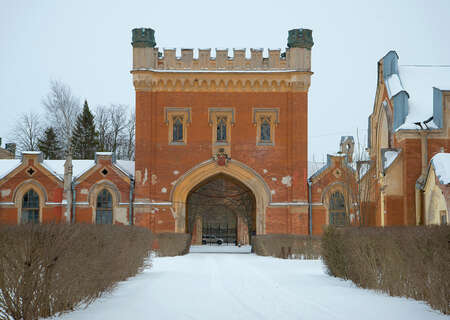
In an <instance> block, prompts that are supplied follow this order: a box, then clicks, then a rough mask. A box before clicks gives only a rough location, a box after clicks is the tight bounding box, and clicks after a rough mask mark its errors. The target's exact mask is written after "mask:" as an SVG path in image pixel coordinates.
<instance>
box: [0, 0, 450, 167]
mask: <svg viewBox="0 0 450 320" xmlns="http://www.w3.org/2000/svg"><path fill="white" fill-rule="evenodd" d="M0 2H1V5H0V44H1V47H0V137H3V143H5V142H8V141H7V139H5V138H6V137H7V136H8V134H9V132H10V130H11V127H12V124H13V122H14V119H16V118H17V117H18V116H19V114H20V113H21V112H25V111H29V110H35V111H42V110H43V108H42V104H41V100H42V97H43V96H45V95H46V94H47V92H48V90H49V81H50V80H51V79H56V80H62V81H63V82H65V83H67V84H68V85H69V86H70V87H71V88H72V90H73V92H74V94H75V95H78V96H80V97H81V98H82V99H85V98H86V99H87V100H88V102H89V104H90V106H91V107H95V106H97V105H99V104H104V105H106V104H109V103H121V104H127V105H129V106H130V108H134V91H133V86H132V83H131V76H130V73H129V70H130V66H131V61H132V57H131V53H132V51H131V45H130V42H131V29H132V28H135V27H151V28H153V29H154V30H155V31H156V33H155V37H156V42H157V46H158V47H188V48H198V47H212V48H214V47H264V48H285V47H286V42H287V32H288V30H289V29H292V28H296V27H305V28H310V29H312V30H313V37H314V42H315V45H314V47H313V49H312V70H313V72H314V75H313V78H312V84H311V88H310V95H309V158H310V159H312V157H313V154H314V156H315V159H316V160H322V158H323V155H324V154H326V153H327V152H328V153H329V152H336V151H337V148H338V144H339V137H340V136H341V135H350V134H356V130H357V128H359V131H360V136H361V137H365V136H366V134H367V117H368V115H369V114H370V112H371V110H372V107H373V102H374V94H375V89H376V79H377V78H376V76H377V75H376V72H377V70H376V66H377V65H376V63H377V61H378V60H379V59H380V58H381V57H383V56H384V54H386V53H387V52H388V51H389V50H391V49H394V50H396V51H397V53H398V54H399V56H400V63H401V64H450V41H449V40H448V39H449V33H450V19H449V16H450V1H448V0H443V1H412V0H409V1H392V0H390V1H313V0H310V1H287V0H285V1H273V0H272V1H262V0H259V1H244V0H240V1H234V0H233V1H230V0H227V1H194V0H190V1H121V2H114V1H21V0H20V1H19V0H14V1H12V0H10V1H3V0H1V1H0ZM430 103H431V101H430ZM5 140H6V141H5Z"/></svg>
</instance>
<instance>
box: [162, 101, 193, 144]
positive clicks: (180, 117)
mask: <svg viewBox="0 0 450 320" xmlns="http://www.w3.org/2000/svg"><path fill="white" fill-rule="evenodd" d="M164 119H165V123H166V124H167V126H168V127H169V134H168V143H169V144H170V145H185V144H187V126H188V125H189V124H190V123H191V108H172V107H167V108H165V111H164Z"/></svg>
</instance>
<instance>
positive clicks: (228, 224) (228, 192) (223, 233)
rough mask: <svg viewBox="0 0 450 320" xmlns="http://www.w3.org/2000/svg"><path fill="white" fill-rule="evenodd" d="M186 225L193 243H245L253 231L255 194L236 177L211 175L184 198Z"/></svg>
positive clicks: (248, 241) (254, 225) (254, 229)
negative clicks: (185, 201) (185, 199)
mask: <svg viewBox="0 0 450 320" xmlns="http://www.w3.org/2000/svg"><path fill="white" fill-rule="evenodd" d="M186 208H187V212H186V227H187V228H186V229H187V232H190V233H191V234H192V243H193V244H210V245H236V244H249V243H250V237H251V235H252V234H255V233H256V232H255V231H256V216H255V197H254V195H253V193H252V192H251V191H250V190H249V189H248V188H247V187H246V186H245V185H244V184H243V183H241V182H240V181H238V180H236V179H234V178H232V177H229V176H227V175H223V174H220V175H216V176H213V177H211V178H209V179H207V180H206V181H204V182H203V183H201V184H199V185H198V186H197V187H195V188H194V189H193V190H192V191H191V192H190V193H189V195H188V198H187V206H186Z"/></svg>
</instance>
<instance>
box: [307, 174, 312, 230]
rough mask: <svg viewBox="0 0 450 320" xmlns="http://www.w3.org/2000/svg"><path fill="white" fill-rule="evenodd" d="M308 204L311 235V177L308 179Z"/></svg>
mask: <svg viewBox="0 0 450 320" xmlns="http://www.w3.org/2000/svg"><path fill="white" fill-rule="evenodd" d="M307 182H308V204H309V212H308V217H309V235H310V236H312V198H311V179H308V181H307Z"/></svg>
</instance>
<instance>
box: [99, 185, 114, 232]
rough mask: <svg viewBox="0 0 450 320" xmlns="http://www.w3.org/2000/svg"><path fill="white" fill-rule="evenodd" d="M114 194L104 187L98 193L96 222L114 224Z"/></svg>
mask: <svg viewBox="0 0 450 320" xmlns="http://www.w3.org/2000/svg"><path fill="white" fill-rule="evenodd" d="M112 218H113V215H112V196H111V193H110V192H109V191H108V190H106V189H103V190H102V191H100V193H99V194H98V195H97V214H96V215H95V223H96V224H112V222H113V221H112V220H113V219H112Z"/></svg>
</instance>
